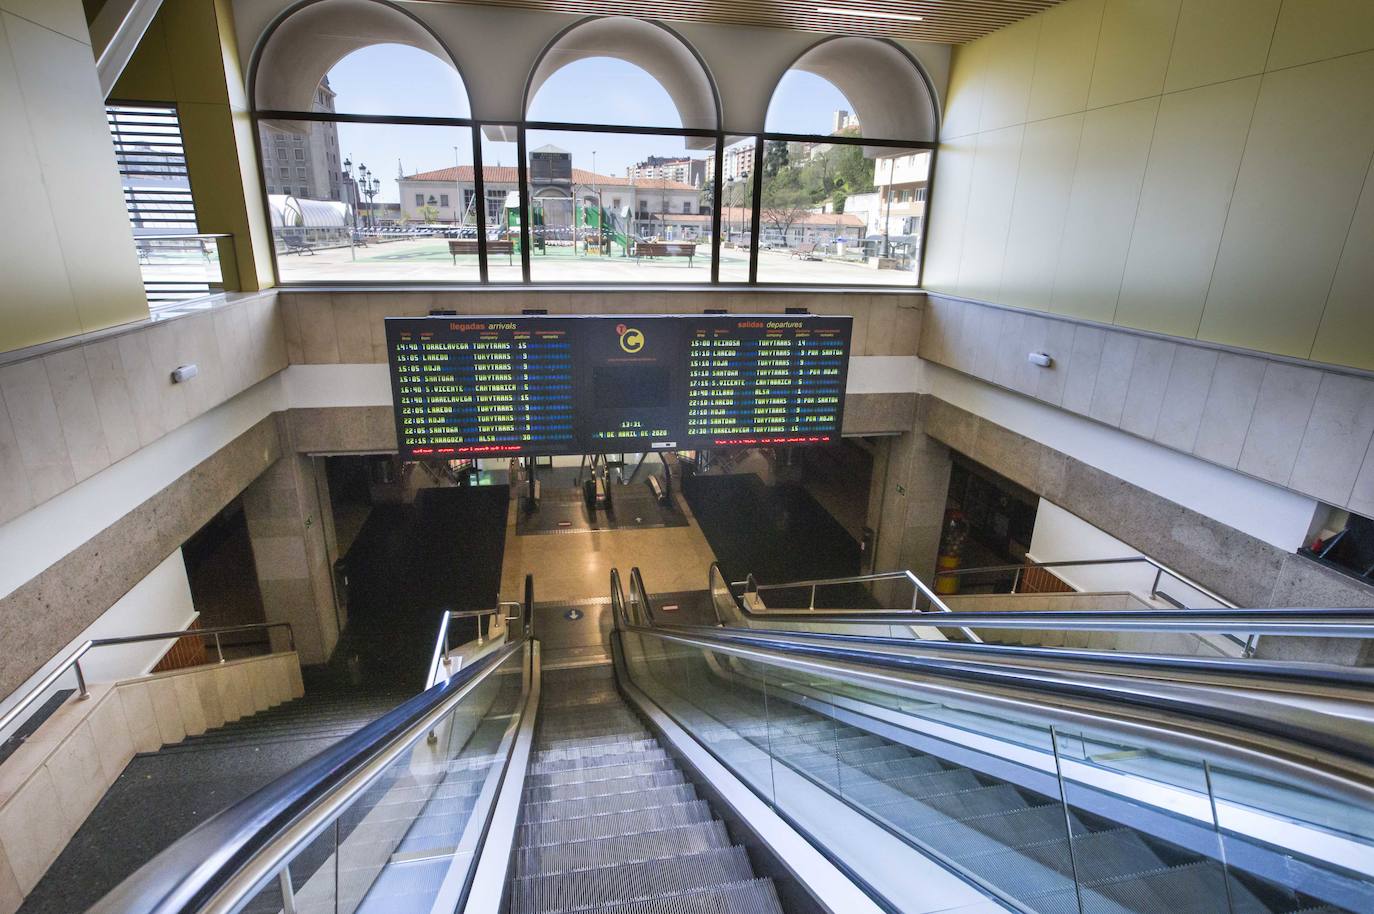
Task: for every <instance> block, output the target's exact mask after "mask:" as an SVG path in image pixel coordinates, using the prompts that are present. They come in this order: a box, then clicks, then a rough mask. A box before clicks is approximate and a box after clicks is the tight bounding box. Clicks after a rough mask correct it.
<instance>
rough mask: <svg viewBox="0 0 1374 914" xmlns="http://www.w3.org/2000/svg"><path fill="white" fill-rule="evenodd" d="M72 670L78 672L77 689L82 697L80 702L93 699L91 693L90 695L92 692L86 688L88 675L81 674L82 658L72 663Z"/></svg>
mask: <svg viewBox="0 0 1374 914" xmlns="http://www.w3.org/2000/svg"><path fill="white" fill-rule="evenodd" d="M72 669H73V670H74V671H75V672H76V687H77V689H78V690H80V692H81V695H80V698H79V700H80V701H85V700H86V699H87V698H90V697H91V693H90V691H89V690H88V689H87V688H86V674H85V673H83V672H81V658H80V657H78V658H77V659H76V660H75V661H74V662H73V663H72Z"/></svg>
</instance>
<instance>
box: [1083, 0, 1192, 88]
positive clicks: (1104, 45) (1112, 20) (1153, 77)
mask: <svg viewBox="0 0 1374 914" xmlns="http://www.w3.org/2000/svg"><path fill="white" fill-rule="evenodd" d="M1179 3H1180V0H1107V5H1106V7H1105V8H1104V9H1103V11H1102V32H1101V35H1100V37H1099V38H1098V41H1097V60H1096V62H1095V63H1094V64H1093V81H1092V87H1091V88H1090V89H1089V90H1088V107H1089V108H1100V107H1102V106H1104V105H1115V104H1119V103H1121V102H1128V101H1132V100H1134V99H1138V98H1145V97H1146V96H1149V95H1158V94H1159V93H1160V92H1161V91H1163V89H1164V74H1165V73H1166V72H1167V71H1168V69H1169V53H1170V50H1171V49H1172V47H1173V42H1174V26H1175V25H1177V23H1178V11H1179Z"/></svg>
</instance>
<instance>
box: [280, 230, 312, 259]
mask: <svg viewBox="0 0 1374 914" xmlns="http://www.w3.org/2000/svg"><path fill="white" fill-rule="evenodd" d="M282 241H283V242H284V243H285V244H286V253H288V254H311V255H313V254H314V253H315V249H314V248H312V247H311V246H310V245H308V244H306V243H305V242H304V241H301V240H300V239H297V238H292V237H290V236H289V235H288V236H287V237H285V238H283V239H282Z"/></svg>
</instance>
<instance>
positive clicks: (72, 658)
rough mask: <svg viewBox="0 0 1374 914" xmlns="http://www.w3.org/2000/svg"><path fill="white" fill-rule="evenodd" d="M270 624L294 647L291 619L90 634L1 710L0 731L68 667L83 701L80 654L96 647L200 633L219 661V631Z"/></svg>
mask: <svg viewBox="0 0 1374 914" xmlns="http://www.w3.org/2000/svg"><path fill="white" fill-rule="evenodd" d="M273 628H285V629H286V635H287V650H291V651H294V650H295V649H296V633H295V630H294V629H292V628H291V623H290V622H248V623H244V624H242V625H216V626H214V627H212V628H184V629H181V630H179V631H174V632H151V633H149V634H146V635H120V636H117V637H112V638H91V639H90V640H88V641H83V642H82V643H81V644H79V645H77V646H76V648H75V649H73V650H72V651H71V653H69V654H67V656H65V657H63V658H62V659H61V660H60V661H58V664H57V666H55V667H53V669H52V671H51V672H49V673H48V675H46V676H44V677H43V678H42V679H41V680H39V681H38V682H36V683H34V684H33V685H32V686H30V687H29V689H28V691H26V692H25V693H24V696H23V697H22V698H20V699H19V701H18V702H16V703H15V704H14V706H13V707H11V708H10V709H9V710H8V711H6V712H5V713H4V714H0V733H3V732H4V731H5V729H6V728H8V727H9V726H10V725H11V724H12V723H14V722H15V721H16V720H18V719H19V718H20V717H22V716H23V715H24V712H25V711H27V710H28V709H29V707H30V706H31V705H32V704H33V703H34V702H36V701H38V699H39V698H40V697H42V696H43V695H44V694H45V693H46V692H47V691H48V690H49V689H50V688H52V687H53V686H54V685H56V684H57V683H58V682H59V681H60V680H61V679H62V677H63V676H65V675H67V672H68V671H72V672H74V673H75V674H76V687H77V692H78V695H77V700H78V701H85V700H86V699H88V698H90V697H91V693H90V689H89V688H87V685H86V675H85V673H83V672H82V670H81V658H83V657H85V656H86V655H87V654H88V653H90V652H91V651H93V650H95V649H96V648H98V647H113V646H115V645H121V644H140V643H142V642H145V641H175V640H177V639H179V638H185V637H188V636H190V635H200V636H205V637H213V638H214V639H215V654H216V655H217V657H218V658H219V659H218V661H217V662H218V663H224V645H223V643H222V642H221V641H220V635H228V634H233V633H236V632H249V631H259V630H261V631H266V630H269V629H273Z"/></svg>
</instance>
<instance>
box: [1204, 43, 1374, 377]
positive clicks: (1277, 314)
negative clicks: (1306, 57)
mask: <svg viewBox="0 0 1374 914" xmlns="http://www.w3.org/2000/svg"><path fill="white" fill-rule="evenodd" d="M1371 86H1374V53H1366V54H1359V55H1352V56H1349V57H1342V58H1338V59H1336V60H1330V61H1324V62H1322V63H1316V64H1309V65H1308V66H1304V67H1295V68H1293V69H1289V70H1283V71H1280V72H1276V73H1268V74H1266V75H1265V77H1264V80H1263V83H1262V85H1261V87H1260V95H1259V102H1258V104H1257V105H1256V108H1255V117H1254V122H1253V124H1252V126H1251V128H1250V136H1249V140H1248V142H1247V144H1246V149H1245V157H1244V160H1243V161H1242V163H1241V168H1240V176H1239V178H1238V180H1237V183H1236V192H1235V196H1234V198H1233V200H1232V202H1231V211H1230V215H1229V216H1228V218H1227V221H1226V230H1225V233H1224V235H1223V236H1222V241H1221V250H1220V252H1219V254H1218V255H1217V265H1216V271H1215V273H1214V275H1213V278H1212V287H1211V291H1210V293H1209V294H1208V297H1207V304H1206V307H1205V309H1204V311H1203V315H1202V325H1201V329H1200V332H1199V335H1200V337H1201V338H1202V339H1207V340H1212V341H1214V342H1218V343H1225V344H1228V345H1233V346H1242V347H1246V348H1250V349H1259V350H1262V351H1265V352H1276V353H1282V354H1284V355H1292V356H1299V357H1307V356H1308V355H1310V354H1311V350H1312V344H1313V341H1314V339H1315V337H1316V333H1317V325H1318V322H1319V321H1320V319H1321V313H1322V309H1323V307H1324V306H1325V304H1326V299H1327V293H1328V291H1329V290H1330V288H1331V282H1332V279H1333V277H1334V275H1335V272H1336V266H1337V263H1338V261H1339V259H1340V256H1341V250H1342V248H1343V247H1344V245H1345V239H1346V235H1347V232H1348V230H1349V228H1350V220H1351V216H1352V215H1353V214H1354V210H1355V204H1356V201H1357V200H1358V198H1359V194H1360V188H1361V186H1362V185H1363V183H1364V179H1365V175H1366V173H1367V172H1368V169H1369V162H1370V154H1371V151H1372V150H1374V92H1371V91H1370V87H1371Z"/></svg>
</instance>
